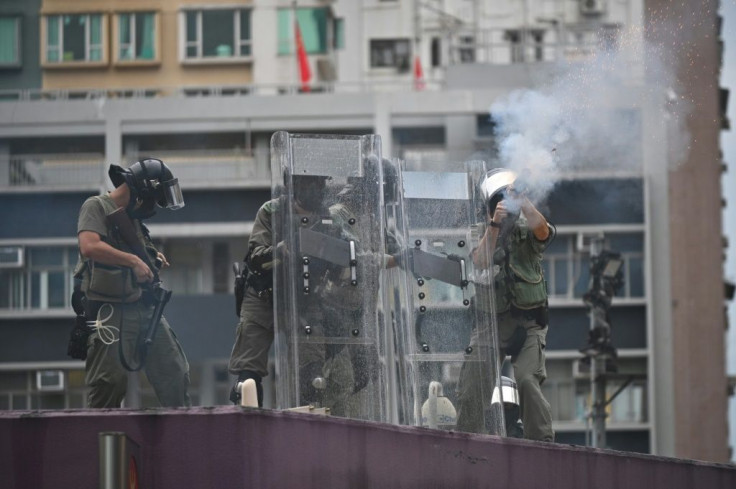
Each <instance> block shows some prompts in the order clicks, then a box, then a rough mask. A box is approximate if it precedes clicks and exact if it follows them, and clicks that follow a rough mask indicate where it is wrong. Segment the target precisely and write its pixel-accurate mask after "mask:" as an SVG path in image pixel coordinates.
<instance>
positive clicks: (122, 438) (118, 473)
mask: <svg viewBox="0 0 736 489" xmlns="http://www.w3.org/2000/svg"><path fill="white" fill-rule="evenodd" d="M98 437H99V457H100V489H129V488H138V487H139V474H140V467H139V465H138V464H139V461H140V458H139V453H138V451H139V450H138V445H137V444H136V443H135V442H134V441H133V440H131V439H129V438H128V437H127V436H126V435H125V433H122V432H119V431H107V432H102V433H100V434H99V435H98Z"/></svg>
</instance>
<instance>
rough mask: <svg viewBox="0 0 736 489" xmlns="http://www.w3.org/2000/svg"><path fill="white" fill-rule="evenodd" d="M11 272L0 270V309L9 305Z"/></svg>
mask: <svg viewBox="0 0 736 489" xmlns="http://www.w3.org/2000/svg"><path fill="white" fill-rule="evenodd" d="M11 280H12V277H11V272H8V271H5V270H0V309H7V308H9V307H10V293H11Z"/></svg>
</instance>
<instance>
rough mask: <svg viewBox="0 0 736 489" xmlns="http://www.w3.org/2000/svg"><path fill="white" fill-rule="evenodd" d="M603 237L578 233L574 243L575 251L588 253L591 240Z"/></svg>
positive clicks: (597, 234) (600, 234)
mask: <svg viewBox="0 0 736 489" xmlns="http://www.w3.org/2000/svg"><path fill="white" fill-rule="evenodd" d="M603 237H604V235H603V233H586V232H580V233H578V234H577V239H576V241H575V249H576V250H577V251H578V252H588V251H590V244H591V242H593V240H598V239H603Z"/></svg>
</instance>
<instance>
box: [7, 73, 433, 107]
mask: <svg viewBox="0 0 736 489" xmlns="http://www.w3.org/2000/svg"><path fill="white" fill-rule="evenodd" d="M443 87H444V82H442V81H439V80H425V81H424V83H423V84H422V87H421V89H422V90H427V91H438V90H441V89H442V88H443ZM414 90H417V86H416V85H415V84H414V81H413V80H412V79H411V75H407V76H405V77H402V78H401V79H391V80H375V79H370V80H366V81H361V82H314V83H311V84H310V87H309V90H308V91H305V90H304V89H303V88H302V86H301V85H300V84H295V83H278V84H275V83H274V84H265V83H264V84H247V85H192V86H164V87H142V88H75V89H17V90H13V89H11V90H0V102H3V101H5V102H19V101H20V102H36V101H58V100H62V101H67V100H97V99H113V100H117V99H144V98H153V97H185V98H199V97H239V96H254V95H255V96H279V95H305V96H307V95H311V94H320V93H374V92H408V91H414Z"/></svg>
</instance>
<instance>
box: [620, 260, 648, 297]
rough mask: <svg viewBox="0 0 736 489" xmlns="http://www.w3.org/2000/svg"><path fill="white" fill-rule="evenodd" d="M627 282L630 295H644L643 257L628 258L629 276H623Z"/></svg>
mask: <svg viewBox="0 0 736 489" xmlns="http://www.w3.org/2000/svg"><path fill="white" fill-rule="evenodd" d="M624 280H626V281H627V282H629V291H630V294H631V297H644V259H643V258H639V257H631V258H629V276H628V277H624Z"/></svg>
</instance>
